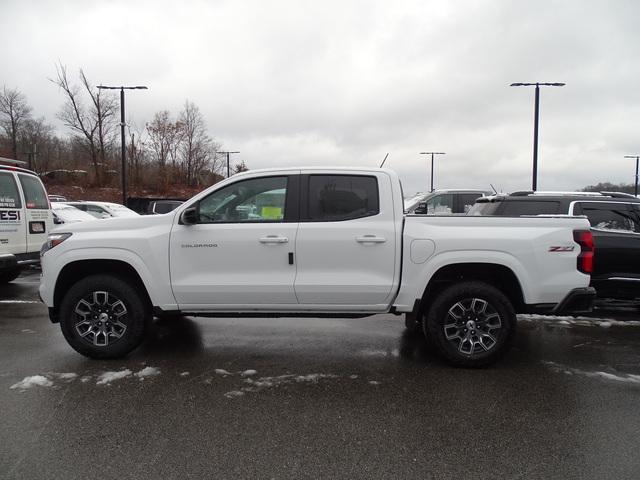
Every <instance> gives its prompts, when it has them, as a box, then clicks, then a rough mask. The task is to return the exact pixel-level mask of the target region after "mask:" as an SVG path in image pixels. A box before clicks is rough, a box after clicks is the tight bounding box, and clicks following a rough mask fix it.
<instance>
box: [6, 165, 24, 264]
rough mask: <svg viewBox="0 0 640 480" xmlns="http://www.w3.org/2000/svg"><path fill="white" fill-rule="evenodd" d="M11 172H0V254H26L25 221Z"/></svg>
mask: <svg viewBox="0 0 640 480" xmlns="http://www.w3.org/2000/svg"><path fill="white" fill-rule="evenodd" d="M23 211H24V210H23V209H22V201H21V200H20V193H19V191H18V185H17V184H16V180H15V178H14V176H13V173H12V172H2V171H0V253H12V254H14V255H17V254H24V253H26V252H27V235H26V220H25V218H24V214H23Z"/></svg>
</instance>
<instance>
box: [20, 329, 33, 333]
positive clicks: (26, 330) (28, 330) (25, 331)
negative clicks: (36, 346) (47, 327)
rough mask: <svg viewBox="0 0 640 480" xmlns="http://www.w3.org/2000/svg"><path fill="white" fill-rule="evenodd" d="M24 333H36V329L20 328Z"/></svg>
mask: <svg viewBox="0 0 640 480" xmlns="http://www.w3.org/2000/svg"><path fill="white" fill-rule="evenodd" d="M20 331H21V332H22V333H36V331H35V330H31V329H30V328H24V329H22V330H20Z"/></svg>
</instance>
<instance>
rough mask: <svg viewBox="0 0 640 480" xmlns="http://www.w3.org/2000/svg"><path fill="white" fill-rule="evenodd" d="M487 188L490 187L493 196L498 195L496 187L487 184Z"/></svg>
mask: <svg viewBox="0 0 640 480" xmlns="http://www.w3.org/2000/svg"><path fill="white" fill-rule="evenodd" d="M489 186H490V187H491V189H492V190H493V193H494V195H497V194H498V191H497V190H496V187H494V186H493V185H491V184H489Z"/></svg>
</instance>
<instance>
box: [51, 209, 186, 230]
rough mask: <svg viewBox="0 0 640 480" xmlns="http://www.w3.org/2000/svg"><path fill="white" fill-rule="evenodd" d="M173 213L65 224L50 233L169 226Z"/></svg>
mask: <svg viewBox="0 0 640 480" xmlns="http://www.w3.org/2000/svg"><path fill="white" fill-rule="evenodd" d="M174 217H175V212H170V213H168V214H166V215H140V216H138V217H113V218H105V219H99V220H98V219H96V220H92V221H89V222H78V223H73V224H68V223H65V224H64V225H60V226H59V227H56V228H55V229H53V230H52V233H76V232H78V233H80V232H104V231H112V230H142V229H145V228H150V227H154V226H157V225H163V224H166V225H171V224H172V223H173V218H174Z"/></svg>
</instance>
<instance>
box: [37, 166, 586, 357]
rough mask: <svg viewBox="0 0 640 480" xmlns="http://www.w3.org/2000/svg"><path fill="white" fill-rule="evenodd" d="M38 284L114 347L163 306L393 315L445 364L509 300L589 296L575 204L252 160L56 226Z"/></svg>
mask: <svg viewBox="0 0 640 480" xmlns="http://www.w3.org/2000/svg"><path fill="white" fill-rule="evenodd" d="M41 255H42V259H41V261H42V268H43V274H42V281H41V285H40V296H41V298H42V300H43V302H44V303H45V304H46V305H47V306H48V307H49V316H50V318H51V320H52V321H53V322H60V325H61V327H62V332H63V334H64V336H65V338H66V339H67V341H68V342H69V344H70V345H71V346H72V347H73V348H74V349H75V350H77V351H78V352H80V353H81V354H83V355H86V356H89V357H93V358H107V357H119V356H123V355H126V354H127V353H129V352H130V351H131V350H133V349H134V348H136V347H137V346H138V345H139V344H140V342H141V341H142V339H143V336H144V333H145V326H146V324H147V321H148V320H150V319H151V318H152V316H153V315H154V314H155V315H156V316H163V315H178V314H180V315H195V316H203V317H213V316H224V317H234V316H236V317H237V316H254V317H274V316H295V317H301V316H313V317H327V316H334V317H335V316H339V317H362V316H368V315H373V314H378V313H387V312H390V313H394V314H398V315H399V314H403V313H404V314H406V317H407V323H408V325H415V326H419V327H420V328H421V329H422V330H423V331H424V333H425V335H426V337H427V339H428V341H429V343H430V345H432V346H433V348H435V349H436V350H437V351H438V352H439V353H440V354H441V355H443V356H444V357H445V358H446V359H447V360H448V361H449V362H451V363H453V364H455V365H460V366H480V365H486V364H489V363H491V362H493V361H495V360H496V359H497V358H499V356H500V355H502V354H503V353H504V351H505V350H506V349H507V348H508V346H509V343H510V342H511V340H512V338H513V335H514V333H515V327H516V313H520V312H547V313H560V312H563V313H568V312H577V311H586V310H589V309H590V308H591V304H592V301H593V298H594V295H595V292H594V290H593V289H592V288H589V272H590V269H591V266H592V262H593V243H592V239H591V233H590V232H589V223H588V221H587V220H586V219H585V218H581V217H568V216H558V217H546V218H540V217H530V218H524V217H523V218H505V217H499V218H498V217H496V218H491V217H467V216H442V217H438V216H426V215H405V214H404V212H403V199H402V188H401V185H400V180H399V178H398V176H397V175H396V174H395V173H394V172H393V171H391V170H387V169H359V168H287V169H278V170H259V171H258V170H256V171H250V172H246V173H242V174H238V175H234V176H233V177H231V178H228V179H226V180H225V181H223V182H220V183H218V184H216V185H214V186H212V187H210V188H209V189H207V190H205V191H203V192H202V193H200V194H198V195H196V196H195V197H194V198H192V199H191V200H189V201H187V202H185V203H184V205H181V206H180V207H178V208H177V209H176V210H174V211H173V212H170V213H168V214H165V215H154V216H146V217H137V218H122V219H107V220H103V221H100V222H85V223H79V224H74V225H71V226H68V227H67V226H64V227H61V228H58V229H57V230H55V231H54V232H52V233H51V234H50V235H49V239H48V241H47V242H46V243H45V245H43V248H42V252H41Z"/></svg>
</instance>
